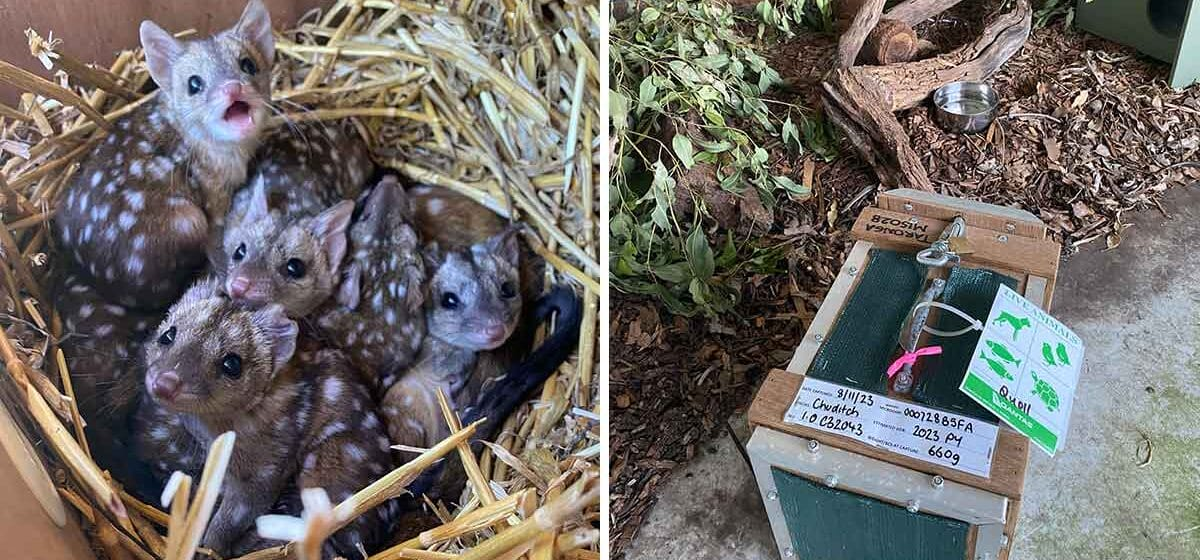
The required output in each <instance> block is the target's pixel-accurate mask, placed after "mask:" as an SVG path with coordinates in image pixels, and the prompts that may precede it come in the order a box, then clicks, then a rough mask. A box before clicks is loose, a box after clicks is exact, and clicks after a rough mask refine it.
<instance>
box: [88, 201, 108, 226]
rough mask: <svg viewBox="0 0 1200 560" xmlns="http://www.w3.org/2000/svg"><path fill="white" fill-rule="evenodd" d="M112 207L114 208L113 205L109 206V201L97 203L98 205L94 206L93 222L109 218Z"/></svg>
mask: <svg viewBox="0 0 1200 560" xmlns="http://www.w3.org/2000/svg"><path fill="white" fill-rule="evenodd" d="M111 209H112V207H111V206H109V205H108V204H107V203H106V204H97V205H95V206H93V207H92V221H93V222H103V221H104V220H107V219H108V212H109V211H110V210H111Z"/></svg>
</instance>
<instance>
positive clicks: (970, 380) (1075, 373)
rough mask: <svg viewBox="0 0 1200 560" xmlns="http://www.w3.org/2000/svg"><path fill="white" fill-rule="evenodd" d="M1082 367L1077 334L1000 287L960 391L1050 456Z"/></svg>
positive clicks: (1056, 447)
mask: <svg viewBox="0 0 1200 560" xmlns="http://www.w3.org/2000/svg"><path fill="white" fill-rule="evenodd" d="M1082 363H1083V341H1082V340H1080V338H1079V336H1078V335H1076V334H1075V333H1074V332H1073V331H1071V329H1069V328H1067V327H1066V326H1065V325H1063V324H1062V323H1060V322H1058V320H1057V319H1055V318H1054V317H1051V316H1050V315H1049V314H1048V313H1046V312H1045V311H1042V310H1041V308H1039V307H1038V306H1037V305H1035V304H1033V302H1030V301H1029V300H1027V299H1025V298H1023V297H1021V295H1020V294H1018V293H1017V292H1014V291H1013V290H1011V289H1009V287H1008V286H1003V285H1002V286H1000V291H999V292H997V293H996V300H995V301H994V302H993V303H992V311H991V313H989V314H988V318H987V322H986V323H984V329H983V334H982V335H981V336H980V337H979V344H978V345H976V347H975V354H974V355H973V356H972V358H971V363H970V366H969V369H968V370H967V375H966V376H965V377H964V378H963V382H962V385H960V386H959V390H961V391H962V392H964V393H966V394H967V395H969V396H970V397H971V398H972V399H975V401H976V402H978V403H979V404H981V405H983V407H984V408H986V409H988V410H990V411H992V413H994V414H995V415H996V416H998V417H1000V419H1001V420H1003V421H1004V422H1005V423H1006V424H1008V425H1009V426H1012V427H1013V429H1015V430H1017V431H1018V432H1021V433H1022V434H1025V435H1026V436H1028V437H1029V439H1030V440H1032V441H1033V443H1035V444H1037V446H1038V447H1040V448H1042V450H1044V451H1045V452H1046V453H1048V454H1049V455H1050V456H1052V457H1053V456H1054V453H1055V452H1057V451H1058V450H1059V449H1060V448H1061V447H1062V443H1063V439H1064V438H1065V437H1066V435H1067V422H1068V420H1070V418H1071V403H1072V401H1073V400H1074V397H1075V386H1076V385H1077V384H1078V382H1079V366H1080V364H1082Z"/></svg>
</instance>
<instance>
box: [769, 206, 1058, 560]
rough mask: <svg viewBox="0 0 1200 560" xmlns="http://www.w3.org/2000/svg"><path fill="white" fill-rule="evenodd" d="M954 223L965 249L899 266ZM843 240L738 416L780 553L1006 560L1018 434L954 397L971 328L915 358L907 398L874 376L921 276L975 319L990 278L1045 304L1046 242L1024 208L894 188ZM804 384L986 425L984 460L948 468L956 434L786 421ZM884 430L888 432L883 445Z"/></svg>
mask: <svg viewBox="0 0 1200 560" xmlns="http://www.w3.org/2000/svg"><path fill="white" fill-rule="evenodd" d="M956 216H962V217H963V218H964V219H965V222H966V225H967V227H966V239H967V242H968V244H969V251H970V252H969V253H966V254H963V255H962V257H961V259H962V260H961V263H960V264H959V265H958V266H957V267H954V268H950V269H946V268H939V267H928V268H927V269H921V268H920V267H919V266H914V265H913V263H914V262H915V261H914V260H913V259H912V256H913V255H915V253H916V252H917V251H919V250H921V249H924V248H927V247H929V245H930V243H932V242H933V241H935V240H937V239H938V237H939V235H940V234H941V233H942V231H943V229H945V227H946V226H947V225H948V224H950V223H951V222H952V220H954V218H955V217H956ZM853 235H854V237H855V239H856V240H857V241H856V243H855V245H854V247H853V249H852V250H851V252H850V253H849V256H848V258H847V259H846V262H845V264H844V265H843V266H842V269H841V271H840V273H839V274H838V277H837V279H836V280H835V282H834V284H833V286H832V288H831V289H830V292H829V294H828V296H827V297H826V299H825V301H824V303H823V304H822V305H821V308H820V310H819V311H818V313H817V315H816V316H815V317H814V319H813V322H812V324H811V325H810V326H809V329H808V331H807V333H806V334H805V336H804V339H803V341H802V342H801V344H800V345H799V347H798V348H797V349H796V352H795V355H794V357H793V359H792V361H791V364H790V365H789V366H788V369H787V370H786V371H783V370H775V371H772V372H771V373H770V375H769V376H768V377H767V379H766V381H765V382H764V383H763V385H762V387H761V388H760V389H759V391H758V394H757V396H756V398H755V399H754V403H753V405H752V406H751V409H750V423H751V425H752V427H753V429H754V431H753V435H752V437H751V439H750V442H749V444H748V446H747V450H748V452H749V455H750V458H751V462H752V464H753V468H754V474H755V478H756V479H757V482H758V485H759V489H760V491H761V493H762V499H763V503H764V504H765V506H766V510H767V513H768V517H769V518H770V522H771V528H772V531H773V532H774V535H775V540H776V543H777V545H778V547H779V552H780V555H781V557H783V558H785V559H787V558H799V559H801V560H843V559H845V560H870V559H880V560H883V559H896V558H904V559H906V560H915V559H923V560H962V559H963V558H967V559H1006V558H1007V557H1008V552H1009V549H1008V543H1009V540H1010V539H1011V537H1012V535H1013V534H1014V530H1015V525H1016V521H1017V513H1018V511H1019V509H1020V505H1021V494H1022V489H1023V486H1024V480H1025V467H1026V463H1027V461H1028V458H1029V447H1030V442H1029V440H1028V439H1027V438H1026V437H1025V436H1023V435H1021V434H1019V433H1017V432H1016V431H1014V430H1012V429H1011V428H1009V427H1008V426H1006V425H1004V424H1003V423H1001V422H999V420H997V419H996V418H995V417H994V416H992V415H991V413H989V412H988V411H987V410H985V409H983V408H982V407H980V406H978V405H977V404H976V403H974V401H971V400H970V399H969V398H968V397H967V396H966V395H964V394H962V392H961V391H959V390H958V386H959V383H961V380H962V377H963V374H964V373H965V370H966V367H965V365H962V364H961V361H962V360H964V359H966V360H968V361H969V359H970V353H971V352H972V351H973V350H974V347H975V345H976V343H977V341H978V336H979V334H978V332H975V333H973V334H970V335H964V336H961V337H957V338H958V339H959V340H957V341H954V342H953V344H954V345H957V346H948V347H947V351H946V353H945V354H944V355H943V356H944V359H943V360H941V361H937V360H934V359H933V358H929V359H927V358H921V359H920V361H919V362H918V364H919V365H918V366H917V370H916V374H917V383H916V385H915V388H914V389H913V391H912V392H911V394H900V393H897V392H896V391H895V390H894V389H893V387H892V386H891V385H890V384H889V383H888V379H887V375H886V373H885V369H886V365H887V363H888V362H890V361H891V360H892V359H894V358H895V357H896V356H898V355H899V346H898V345H897V341H898V338H899V328H898V327H899V325H898V324H897V317H898V316H899V318H900V319H901V320H902V319H903V318H904V317H907V314H908V311H909V310H910V309H911V307H912V305H913V304H914V303H915V301H916V299H915V298H917V297H919V296H920V294H921V292H922V289H923V288H922V286H924V285H925V283H926V282H928V281H930V280H931V279H933V278H947V277H949V276H953V277H954V278H950V280H949V281H950V285H953V286H954V288H953V290H951V289H950V287H949V286H950V285H948V288H947V290H946V292H945V298H946V299H947V300H948V301H947V303H950V301H954V302H956V303H957V305H956V307H959V308H960V309H964V310H970V313H971V314H972V315H973V316H975V317H976V318H978V319H980V320H982V319H985V318H986V317H987V311H988V309H990V306H991V301H992V299H993V298H994V297H995V292H996V291H997V289H998V288H997V287H996V286H997V285H998V284H1000V283H1002V284H1005V285H1007V286H1008V287H1010V288H1012V289H1014V290H1016V291H1017V293H1019V294H1023V295H1024V296H1025V298H1026V299H1028V300H1030V301H1032V302H1033V303H1035V304H1036V305H1038V306H1039V307H1041V308H1042V309H1048V308H1049V306H1050V301H1051V294H1052V291H1053V287H1054V283H1055V277H1056V275H1057V272H1058V260H1059V252H1060V247H1059V245H1058V244H1057V243H1055V242H1054V241H1052V240H1050V239H1048V238H1047V235H1046V227H1045V225H1044V224H1043V223H1042V222H1041V221H1039V220H1038V219H1037V218H1036V217H1035V216H1033V215H1032V214H1029V213H1028V212H1024V211H1019V210H1014V209H1011V208H1002V207H998V206H992V205H986V204H982V203H976V202H971V201H965V200H959V199H954V198H950V197H944V196H940V195H934V194H930V193H926V192H921V191H913V190H907V189H900V190H894V191H890V192H887V193H884V194H882V195H880V197H879V201H878V205H877V207H873V208H869V209H867V210H865V211H864V212H863V213H862V214H861V215H860V216H859V218H858V220H857V221H856V222H855V225H854V229H853ZM873 267H874V270H873ZM897 271H900V272H903V274H901V273H897ZM914 271H915V272H914ZM963 279H967V280H963ZM860 288H861V289H862V291H861V292H860V291H859V290H860ZM981 307H982V308H983V311H982V312H981V311H980V310H979V309H980V308H981ZM901 313H902V315H903V316H900V314H901ZM943 320H945V321H950V320H952V319H951V318H950V317H949V314H944V316H939V315H938V314H937V313H936V311H935V313H931V315H930V318H929V324H930V325H934V324H938V322H939V321H943ZM960 324H961V323H960ZM943 330H945V329H943ZM931 336H932V335H929V334H925V335H923V338H922V339H921V344H920V345H921V346H927V345H929V344H931V343H939V344H943V343H950V341H949V339H947V341H943V342H939V341H934V340H928V338H927V337H931ZM964 348H965V350H963V349H964ZM943 356H939V357H938V358H941V357H943ZM878 364H882V367H878V368H876V367H875V366H876V365H878ZM920 364H924V366H922V365H920ZM960 365H961V370H959V371H955V370H956V369H957V368H959V367H960ZM922 368H923V369H922ZM806 379H812V380H817V381H818V382H820V383H824V384H827V385H821V386H822V387H836V388H837V389H836V391H838V394H839V395H841V394H842V393H843V392H844V393H845V394H846V395H848V396H849V397H850V398H851V399H852V400H853V399H858V401H857V402H863V401H864V400H868V399H869V400H870V401H871V402H872V406H873V405H874V403H875V401H876V400H877V399H878V400H880V401H881V402H886V403H891V404H888V405H887V406H890V407H891V409H892V410H894V411H895V412H897V413H899V412H900V411H901V410H903V411H904V414H906V415H907V414H910V413H911V414H912V415H913V416H912V417H916V416H915V415H918V414H919V415H922V416H921V417H922V418H925V419H926V420H930V419H932V420H931V421H932V422H935V423H936V422H939V421H940V422H943V423H948V424H950V425H954V426H956V427H958V428H962V427H964V426H966V425H967V424H969V425H970V427H971V429H972V430H973V432H972V433H977V434H983V433H988V434H992V433H994V434H995V437H994V440H989V441H994V445H992V446H991V447H990V448H988V449H989V451H987V457H986V458H987V460H988V461H989V463H988V465H987V466H986V467H981V468H982V469H984V470H978V469H977V470H976V471H975V472H966V471H965V470H963V469H965V468H966V467H965V466H963V464H959V465H951V464H950V462H951V460H952V461H953V462H955V463H957V462H958V461H959V458H958V455H957V453H958V448H957V447H956V445H962V442H961V440H959V441H955V440H954V438H953V437H950V439H949V440H947V439H946V438H947V437H949V436H945V435H942V434H939V435H932V434H929V433H927V432H928V430H926V433H921V434H907V433H906V434H904V436H903V437H899V434H883V435H882V436H880V438H878V439H876V440H875V441H873V442H869V441H864V440H863V438H862V437H855V436H856V435H861V433H860V432H855V431H854V430H855V428H854V427H849V428H848V427H847V426H839V425H837V422H836V421H834V422H832V423H830V424H827V425H825V426H824V427H822V426H820V425H819V424H820V423H821V422H824V419H822V420H821V422H813V423H812V424H813V425H808V424H803V425H802V424H801V423H798V422H795V421H794V420H795V417H792V420H793V421H788V420H786V419H785V416H787V415H788V411H789V409H790V408H791V407H792V406H793V403H794V402H797V397H798V394H797V393H798V392H799V391H800V388H801V385H802V383H804V382H805V380H806ZM812 385H813V386H816V385H818V383H817V382H813V383H812ZM824 405H825V404H824V403H823V404H822V406H824ZM880 406H883V405H882V404H881V405H880ZM813 407H814V408H815V407H816V405H815V404H814V405H813ZM842 411H843V412H845V410H842ZM813 418H816V416H813ZM964 419H965V420H964ZM914 431H918V432H919V431H920V430H914ZM935 431H940V430H935ZM881 433H882V432H881ZM931 435H932V436H933V437H928V436H931ZM893 436H895V437H898V438H899V439H894V440H893V439H889V438H892V437H893ZM909 436H916V437H909ZM971 437H972V438H975V437H976V436H971ZM979 437H982V436H979ZM901 440H904V441H901ZM914 440H916V441H919V442H920V443H913V441H914ZM972 441H975V440H974V439H972ZM923 446H924V447H923ZM963 449H964V452H963V456H964V458H965V457H966V455H967V453H966V451H965V449H966V448H963ZM979 453H983V452H979ZM935 455H936V457H937V459H934V457H935ZM948 457H951V458H948ZM964 461H965V459H964Z"/></svg>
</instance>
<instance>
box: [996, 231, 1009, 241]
mask: <svg viewBox="0 0 1200 560" xmlns="http://www.w3.org/2000/svg"><path fill="white" fill-rule="evenodd" d="M996 241H999V242H1001V243H1008V236H1007V235H1004V234H1003V233H1001V234H1000V235H999V236H997V237H996Z"/></svg>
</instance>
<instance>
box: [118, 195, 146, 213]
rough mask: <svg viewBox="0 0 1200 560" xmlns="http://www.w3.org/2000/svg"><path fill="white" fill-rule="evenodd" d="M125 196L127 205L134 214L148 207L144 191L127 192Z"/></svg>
mask: <svg viewBox="0 0 1200 560" xmlns="http://www.w3.org/2000/svg"><path fill="white" fill-rule="evenodd" d="M123 196H124V197H125V203H126V204H128V205H129V208H130V209H132V210H133V211H134V212H137V211H139V210H141V209H142V208H143V207H144V206H145V205H146V195H144V194H142V191H125V193H124V195H123Z"/></svg>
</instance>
